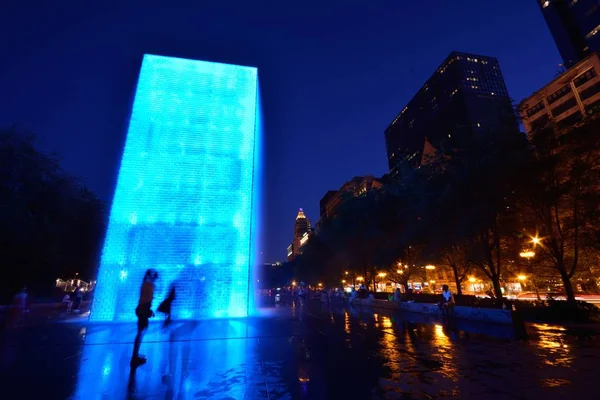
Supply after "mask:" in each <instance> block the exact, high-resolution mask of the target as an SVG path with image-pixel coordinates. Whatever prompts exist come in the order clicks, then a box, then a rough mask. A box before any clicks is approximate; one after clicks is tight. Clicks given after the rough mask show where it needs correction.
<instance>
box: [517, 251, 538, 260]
mask: <svg viewBox="0 0 600 400" xmlns="http://www.w3.org/2000/svg"><path fill="white" fill-rule="evenodd" d="M519 256H521V257H523V258H533V257H535V253H534V252H533V251H523V252H521V253H519Z"/></svg>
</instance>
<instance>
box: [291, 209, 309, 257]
mask: <svg viewBox="0 0 600 400" xmlns="http://www.w3.org/2000/svg"><path fill="white" fill-rule="evenodd" d="M310 227H311V226H310V220H309V219H308V218H306V215H304V211H303V210H302V209H300V210H299V211H298V215H297V216H296V223H295V224H294V241H295V242H297V243H298V246H297V247H298V248H300V246H299V243H300V239H301V238H302V236H303V235H304V234H305V233H308V232H309V231H310Z"/></svg>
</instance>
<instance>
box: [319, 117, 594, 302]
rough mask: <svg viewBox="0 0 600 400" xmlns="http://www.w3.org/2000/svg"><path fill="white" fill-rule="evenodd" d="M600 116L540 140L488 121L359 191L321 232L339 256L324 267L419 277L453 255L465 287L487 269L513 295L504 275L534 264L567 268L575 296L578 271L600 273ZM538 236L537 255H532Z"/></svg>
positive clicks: (330, 252)
mask: <svg viewBox="0 0 600 400" xmlns="http://www.w3.org/2000/svg"><path fill="white" fill-rule="evenodd" d="M599 121H600V119H597V118H589V119H587V120H586V121H585V122H584V123H581V124H580V125H578V126H576V127H574V128H572V129H569V130H567V131H564V130H562V131H561V130H558V129H557V128H556V127H553V126H550V127H546V128H545V129H543V130H540V131H538V132H536V133H535V134H534V135H533V136H532V138H531V141H530V142H529V141H528V140H527V137H526V136H525V135H524V134H522V133H519V132H517V131H515V130H514V129H508V130H498V131H496V132H488V133H486V134H485V135H480V136H475V137H473V140H470V141H468V142H466V143H463V145H462V146H461V147H460V149H456V148H450V147H443V148H442V149H440V150H438V153H437V154H436V155H435V156H433V157H431V158H430V159H428V160H427V162H426V163H425V164H424V165H421V166H420V167H419V168H414V166H413V165H412V164H411V165H410V166H408V167H407V168H400V170H401V174H400V175H399V177H398V178H397V179H395V180H393V181H388V182H386V183H385V185H384V186H383V188H380V189H377V190H372V191H370V192H367V193H363V194H361V195H357V194H350V195H349V196H347V198H346V199H345V201H344V202H343V205H342V206H341V207H339V209H338V210H337V212H336V215H335V216H334V217H333V219H332V220H331V221H329V223H328V224H327V226H326V227H325V228H323V229H322V231H321V232H320V233H319V235H318V236H320V239H319V242H316V243H319V244H318V245H319V248H320V249H322V250H320V251H316V252H314V253H313V256H312V257H313V259H314V260H315V261H314V262H315V263H318V262H319V261H318V260H321V261H323V260H325V259H326V260H327V262H321V264H320V265H321V267H320V268H321V269H320V270H318V273H317V275H319V276H329V277H330V279H339V278H340V277H341V276H342V271H343V270H349V271H352V273H353V274H354V275H355V276H356V275H361V276H364V277H365V279H367V280H368V281H371V282H372V281H374V278H375V276H376V275H377V272H378V271H383V272H385V273H386V274H387V278H388V279H389V280H390V281H392V282H397V283H401V284H403V285H407V283H408V281H409V280H415V279H422V278H423V277H424V271H423V266H424V265H425V264H427V263H432V264H435V265H447V266H449V267H450V269H451V270H452V271H453V274H454V279H455V282H456V285H457V287H458V288H459V290H460V287H461V283H462V282H463V281H464V280H465V279H466V278H467V276H468V274H470V273H471V271H473V270H475V271H479V273H480V276H484V277H486V278H487V279H488V280H489V281H490V282H491V284H492V287H493V290H494V293H495V295H496V296H497V297H502V285H503V282H504V281H506V280H507V279H509V278H510V277H511V276H513V275H514V274H517V273H519V271H521V272H525V271H526V272H528V273H530V274H531V275H535V276H536V277H544V279H545V280H546V281H547V280H548V277H552V276H554V277H556V278H560V279H561V280H562V282H563V285H564V287H565V292H566V294H567V296H568V298H569V300H570V301H571V302H574V299H575V297H574V291H573V288H572V284H571V279H572V278H573V277H575V276H577V277H592V276H593V275H594V274H595V275H598V273H597V270H594V268H593V266H594V265H597V264H598V262H599V261H600V255H599V250H600V246H599V245H598V242H599V241H600V232H599V229H598V226H600V211H599V210H600V166H599V163H600V150H599V149H600V136H599V135H598V131H599V130H600V122H599ZM535 235H539V239H540V242H539V244H538V245H537V248H536V249H533V250H535V252H536V256H535V258H534V260H528V261H527V260H524V259H523V258H522V257H520V253H521V252H523V251H527V250H532V247H533V244H532V242H531V237H533V236H535ZM323 249H326V251H325V250H323ZM324 255H326V257H325V256H324ZM584 258H585V261H584V262H583V266H582V260H583V259H584ZM540 268H545V270H544V271H542V270H540ZM400 271H401V273H400ZM547 271H554V275H552V274H548V273H547ZM538 281H539V280H538Z"/></svg>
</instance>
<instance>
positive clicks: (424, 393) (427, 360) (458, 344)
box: [321, 308, 600, 399]
mask: <svg viewBox="0 0 600 400" xmlns="http://www.w3.org/2000/svg"><path fill="white" fill-rule="evenodd" d="M379 311H382V310H379ZM321 314H322V316H321V319H322V320H323V321H330V324H331V326H330V328H329V332H330V333H329V334H331V335H336V331H338V333H343V335H344V337H345V338H346V340H345V343H346V345H347V346H348V347H351V346H352V345H354V344H355V343H357V342H359V343H360V346H362V347H363V349H364V350H365V351H366V352H369V353H370V355H369V356H368V358H375V359H378V360H379V364H380V365H381V368H379V369H378V374H379V377H378V385H377V387H376V388H374V389H373V393H377V395H378V397H380V398H386V399H405V398H410V399H432V398H434V399H445V398H461V399H471V398H473V399H476V398H477V399H481V398H486V399H490V398H492V399H537V398H544V399H559V398H563V399H564V398H575V397H583V398H588V397H589V396H590V393H592V389H593V386H592V382H593V379H594V377H595V376H596V375H597V367H596V366H597V365H598V362H599V361H600V343H599V342H598V338H599V337H598V333H597V332H584V331H581V330H579V331H568V330H567V329H565V328H560V327H553V326H548V325H543V324H532V325H529V326H528V330H529V332H530V334H531V337H530V339H529V340H527V341H519V340H516V339H515V338H514V337H513V338H511V337H510V334H509V332H510V330H508V332H507V331H506V330H507V327H502V326H494V325H486V324H480V325H479V326H477V324H476V323H470V324H468V323H467V325H463V326H462V328H467V329H468V331H464V330H460V328H461V323H460V322H459V324H458V328H459V329H455V330H452V329H447V328H446V327H445V326H443V324H442V323H441V322H440V321H435V320H431V319H427V317H425V316H422V315H418V314H400V313H390V312H384V313H383V314H381V313H378V312H373V310H370V309H368V308H362V309H361V308H358V309H354V308H350V309H347V310H346V309H337V310H336V309H333V310H321ZM340 319H341V321H339V320H340ZM332 321H336V322H332ZM337 321H339V322H337ZM473 332H476V333H473ZM357 338H362V341H361V340H357Z"/></svg>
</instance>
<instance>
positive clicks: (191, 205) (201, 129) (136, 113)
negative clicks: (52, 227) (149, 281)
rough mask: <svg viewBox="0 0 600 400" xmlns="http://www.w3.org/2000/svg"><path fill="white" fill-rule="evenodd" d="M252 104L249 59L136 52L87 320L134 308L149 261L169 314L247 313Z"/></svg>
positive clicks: (125, 316) (123, 317) (253, 74)
mask: <svg viewBox="0 0 600 400" xmlns="http://www.w3.org/2000/svg"><path fill="white" fill-rule="evenodd" d="M258 104H259V102H258V75H257V69H256V68H253V67H244V66H237V65H229V64H220V63H212V62H205V61H195V60H187V59H180V58H172V57H163V56H156V55H145V56H144V60H143V63H142V68H141V71H140V76H139V80H138V85H137V90H136V94H135V99H134V103H133V110H132V114H131V120H130V124H129V129H128V132H127V138H126V143H125V148H124V151H123V157H122V160H121V166H120V170H119V174H118V178H117V185H116V189H115V194H114V198H113V203H112V208H111V212H110V219H109V224H108V230H107V234H106V239H105V242H104V248H103V251H102V258H101V262H100V268H99V271H98V279H97V281H98V282H97V286H96V289H95V295H94V302H93V305H92V312H91V315H90V319H91V320H93V321H131V320H134V319H135V312H134V310H135V308H136V306H137V302H138V299H139V293H140V285H141V282H142V278H143V275H144V273H145V271H146V270H147V269H148V268H154V269H156V270H157V271H158V273H159V279H158V281H157V282H156V291H155V297H154V304H153V307H154V308H155V309H156V307H157V306H158V304H159V303H160V301H162V300H163V299H164V298H165V297H166V295H167V293H168V291H169V290H170V288H171V287H173V286H174V287H175V290H176V300H175V302H174V303H173V314H174V315H173V317H174V318H176V319H204V318H219V317H244V316H246V315H248V312H249V311H250V310H249V307H250V297H251V294H250V285H251V283H250V282H251V280H252V277H251V270H252V268H251V265H252V253H253V252H252V251H251V246H252V245H253V243H252V236H253V235H252V232H253V231H252V223H253V221H252V219H253V204H252V203H253V199H255V196H253V192H254V191H257V190H258V189H257V188H256V187H255V186H256V182H257V181H258V180H257V179H254V178H255V169H256V168H255V167H257V166H258V165H259V164H258V160H257V154H258V144H259V132H258V129H257V126H258V123H259V121H258V115H259V110H258V108H259V107H258Z"/></svg>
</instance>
